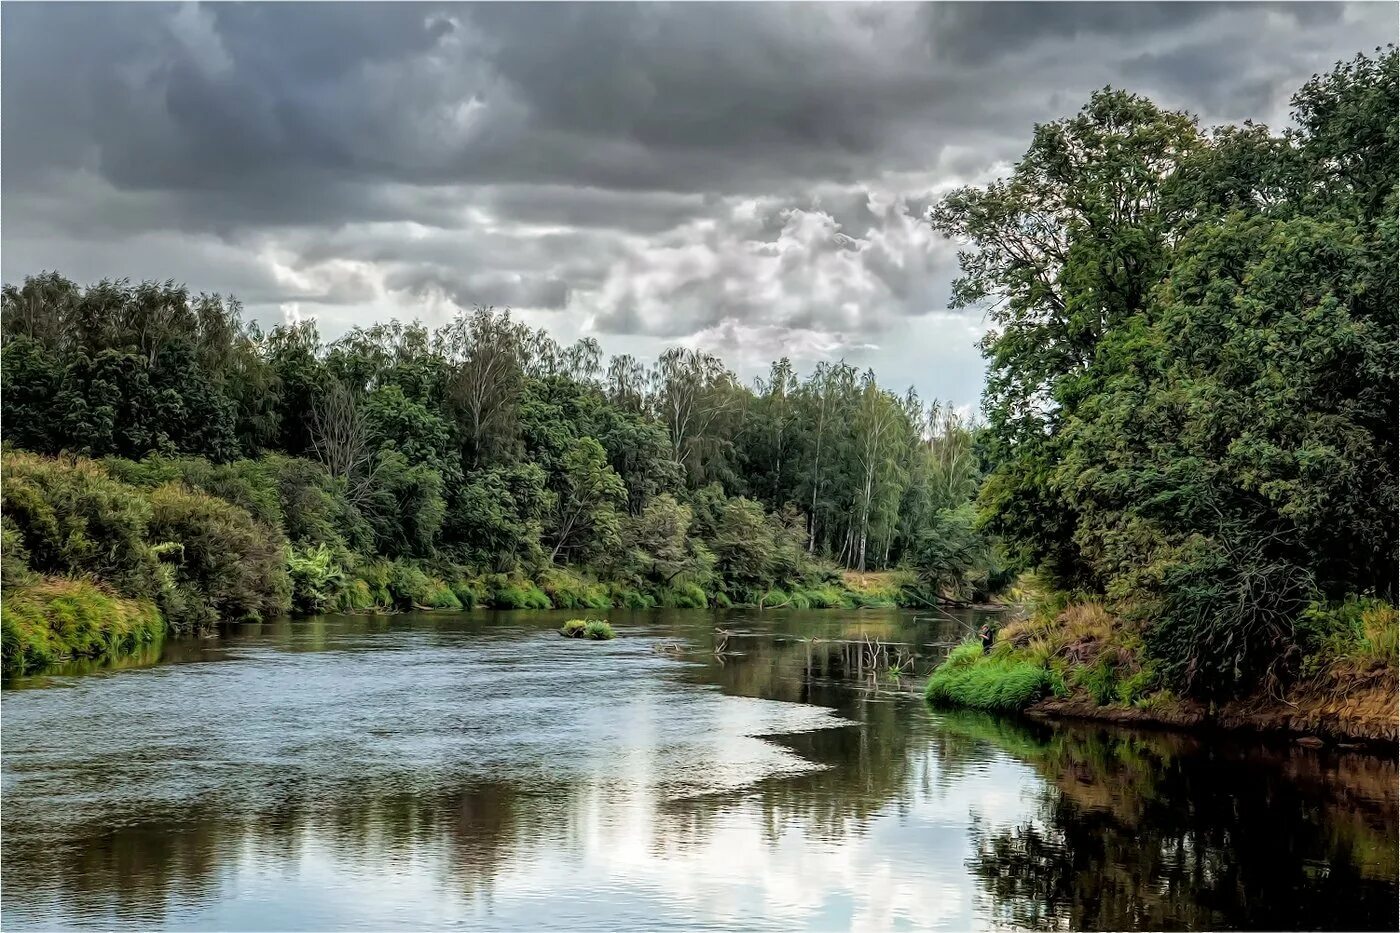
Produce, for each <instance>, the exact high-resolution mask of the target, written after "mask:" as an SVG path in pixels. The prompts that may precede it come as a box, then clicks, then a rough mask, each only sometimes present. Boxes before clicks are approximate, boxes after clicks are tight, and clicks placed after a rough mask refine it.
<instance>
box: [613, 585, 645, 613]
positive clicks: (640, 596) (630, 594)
mask: <svg viewBox="0 0 1400 933" xmlns="http://www.w3.org/2000/svg"><path fill="white" fill-rule="evenodd" d="M612 601H613V605H615V606H619V607H621V608H623V609H654V608H656V599H655V598H653V597H652V596H651V595H650V594H648V593H643V592H642V591H641V590H635V589H632V588H631V587H627V586H614V587H613V588H612Z"/></svg>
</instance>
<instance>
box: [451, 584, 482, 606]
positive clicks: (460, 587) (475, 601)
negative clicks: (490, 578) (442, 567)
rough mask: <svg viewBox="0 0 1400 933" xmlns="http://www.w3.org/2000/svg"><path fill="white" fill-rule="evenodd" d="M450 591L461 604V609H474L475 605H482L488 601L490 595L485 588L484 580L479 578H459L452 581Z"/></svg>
mask: <svg viewBox="0 0 1400 933" xmlns="http://www.w3.org/2000/svg"><path fill="white" fill-rule="evenodd" d="M452 592H453V593H454V594H455V595H456V596H457V602H459V603H461V604H462V608H463V609H475V608H476V607H477V606H484V605H486V603H487V602H488V600H489V596H490V591H489V590H487V588H486V583H485V581H483V580H481V579H479V578H477V579H471V580H459V581H457V582H456V583H453V584H452Z"/></svg>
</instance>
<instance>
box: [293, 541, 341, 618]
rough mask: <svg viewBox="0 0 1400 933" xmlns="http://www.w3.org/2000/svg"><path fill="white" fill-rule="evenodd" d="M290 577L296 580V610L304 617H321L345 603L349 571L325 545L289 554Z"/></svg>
mask: <svg viewBox="0 0 1400 933" xmlns="http://www.w3.org/2000/svg"><path fill="white" fill-rule="evenodd" d="M287 575H288V576H289V577H290V578H291V581H292V608H293V609H295V610H296V611H297V612H299V613H301V614H303V615H317V614H319V613H322V612H325V611H326V610H327V609H332V608H335V607H336V606H339V605H341V604H342V602H343V601H344V597H345V592H346V587H347V585H348V584H347V581H346V578H345V569H344V568H343V567H341V566H340V564H339V563H337V562H336V560H335V557H334V555H333V554H332V553H331V550H330V548H328V547H326V546H325V545H324V544H318V545H315V546H314V547H308V548H305V549H303V550H297V549H293V550H292V551H291V553H290V554H288V555H287Z"/></svg>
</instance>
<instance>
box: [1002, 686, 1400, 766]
mask: <svg viewBox="0 0 1400 933" xmlns="http://www.w3.org/2000/svg"><path fill="white" fill-rule="evenodd" d="M1026 713H1027V714H1028V715H1030V716H1033V717H1035V718H1038V719H1085V720H1094V721H1098V722H1112V723H1122V724H1125V725H1135V726H1144V725H1145V726H1160V727H1166V728H1172V729H1191V730H1198V729H1199V730H1210V729H1221V730H1227V731H1239V732H1254V733H1260V734H1273V735H1287V736H1291V737H1293V738H1295V739H1298V740H1300V741H1303V742H1310V741H1315V742H1325V743H1333V744H1338V745H1362V746H1366V747H1368V748H1373V749H1379V750H1389V751H1391V752H1394V751H1395V749H1396V746H1397V733H1398V732H1400V697H1398V696H1397V693H1396V690H1395V688H1394V687H1393V686H1390V685H1386V684H1376V685H1367V686H1358V687H1355V688H1353V689H1351V690H1348V691H1346V692H1344V693H1336V692H1327V693H1324V692H1317V693H1311V692H1294V693H1292V694H1290V695H1289V696H1288V697H1287V698H1286V699H1283V700H1279V699H1275V698H1272V697H1265V696H1261V697H1252V698H1249V699H1245V700H1236V701H1232V702H1229V703H1225V704H1221V705H1219V706H1216V707H1215V708H1214V709H1212V708H1211V707H1210V706H1208V705H1207V704H1204V703H1199V702H1196V701H1193V700H1174V701H1172V702H1170V703H1167V704H1160V705H1157V706H1155V707H1153V708H1150V709H1138V708H1136V707H1123V706H1099V705H1097V704H1096V703H1095V702H1094V701H1093V700H1092V699H1091V698H1089V697H1087V696H1083V695H1078V696H1073V697H1069V698H1066V699H1059V698H1055V697H1050V698H1047V699H1044V700H1040V701H1039V702H1037V703H1035V704H1033V705H1032V706H1030V707H1029V708H1028V709H1027V710H1026Z"/></svg>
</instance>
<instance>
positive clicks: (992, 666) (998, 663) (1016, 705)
mask: <svg viewBox="0 0 1400 933" xmlns="http://www.w3.org/2000/svg"><path fill="white" fill-rule="evenodd" d="M1052 686H1053V684H1052V681H1051V677H1050V672H1049V671H1047V670H1046V669H1045V668H1043V667H1036V666H1035V665H1033V664H1029V663H1027V662H1025V661H1020V660H1017V659H1015V658H1012V657H1007V656H1000V657H994V656H984V655H983V654H982V645H981V643H980V642H977V641H969V642H964V643H963V644H961V645H959V646H958V647H956V648H954V649H953V650H952V652H950V653H949V655H948V658H947V660H945V661H944V662H943V663H942V664H941V665H939V666H938V668H937V669H936V670H935V671H934V672H933V674H932V676H930V677H929V680H928V686H927V687H926V688H925V690H924V696H925V697H927V698H928V699H929V701H931V702H934V703H941V704H947V705H951V706H966V707H970V708H972V709H981V710H987V711H989V712H1016V711H1019V710H1023V709H1025V708H1026V707H1027V706H1030V705H1031V704H1032V703H1034V702H1035V701H1036V700H1038V699H1040V698H1041V697H1043V696H1044V695H1045V694H1046V693H1048V692H1050V691H1051V690H1052Z"/></svg>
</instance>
